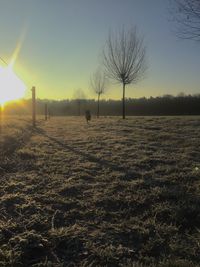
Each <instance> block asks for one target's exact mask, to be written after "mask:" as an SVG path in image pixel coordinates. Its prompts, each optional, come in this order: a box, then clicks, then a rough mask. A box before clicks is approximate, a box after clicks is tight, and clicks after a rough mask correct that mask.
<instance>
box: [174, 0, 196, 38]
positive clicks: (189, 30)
mask: <svg viewBox="0 0 200 267" xmlns="http://www.w3.org/2000/svg"><path fill="white" fill-rule="evenodd" d="M173 2H175V9H174V11H173V15H174V20H175V21H176V22H177V25H178V26H177V34H178V37H180V38H183V39H192V40H196V41H200V0H173Z"/></svg>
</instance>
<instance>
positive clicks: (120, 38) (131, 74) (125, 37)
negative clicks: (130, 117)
mask: <svg viewBox="0 0 200 267" xmlns="http://www.w3.org/2000/svg"><path fill="white" fill-rule="evenodd" d="M103 64H104V67H105V71H106V75H107V76H108V77H109V78H111V79H113V80H116V81H118V82H119V83H122V84H123V98H122V103H123V105H122V106H123V108H122V114H123V119H125V86H126V85H127V84H131V83H136V82H137V81H139V80H140V79H141V78H142V77H143V75H144V73H145V71H146V61H145V47H144V45H143V39H141V38H139V36H138V33H137V30H136V27H135V28H132V29H131V30H129V31H125V30H124V28H123V29H122V30H121V31H120V32H118V34H116V35H115V36H114V35H113V34H109V37H108V40H107V42H106V46H105V48H104V51H103Z"/></svg>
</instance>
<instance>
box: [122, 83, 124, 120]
mask: <svg viewBox="0 0 200 267" xmlns="http://www.w3.org/2000/svg"><path fill="white" fill-rule="evenodd" d="M122 118H123V119H125V84H124V83H123V98H122Z"/></svg>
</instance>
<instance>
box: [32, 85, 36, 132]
mask: <svg viewBox="0 0 200 267" xmlns="http://www.w3.org/2000/svg"><path fill="white" fill-rule="evenodd" d="M31 90H32V123H33V127H35V125H36V102H35V87H34V86H33V87H32V89H31Z"/></svg>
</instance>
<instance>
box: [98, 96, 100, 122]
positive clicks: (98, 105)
mask: <svg viewBox="0 0 200 267" xmlns="http://www.w3.org/2000/svg"><path fill="white" fill-rule="evenodd" d="M99 100H100V94H98V102H97V118H99Z"/></svg>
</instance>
